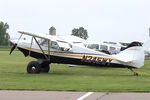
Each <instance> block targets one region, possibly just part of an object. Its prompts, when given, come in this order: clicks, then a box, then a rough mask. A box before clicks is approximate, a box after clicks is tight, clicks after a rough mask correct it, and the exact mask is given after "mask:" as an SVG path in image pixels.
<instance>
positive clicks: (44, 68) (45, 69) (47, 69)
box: [41, 64, 50, 73]
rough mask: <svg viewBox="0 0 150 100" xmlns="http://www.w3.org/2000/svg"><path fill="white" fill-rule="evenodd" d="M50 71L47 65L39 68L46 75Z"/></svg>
mask: <svg viewBox="0 0 150 100" xmlns="http://www.w3.org/2000/svg"><path fill="white" fill-rule="evenodd" d="M49 70H50V67H49V64H45V65H42V66H41V72H42V73H48V72H49Z"/></svg>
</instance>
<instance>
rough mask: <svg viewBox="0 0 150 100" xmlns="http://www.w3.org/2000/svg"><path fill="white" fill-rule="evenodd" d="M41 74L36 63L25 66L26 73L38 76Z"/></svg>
mask: <svg viewBox="0 0 150 100" xmlns="http://www.w3.org/2000/svg"><path fill="white" fill-rule="evenodd" d="M40 72H41V65H40V64H39V63H38V62H37V61H31V62H29V64H28V65H27V73H29V74H38V73H40Z"/></svg>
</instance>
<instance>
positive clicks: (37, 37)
mask: <svg viewBox="0 0 150 100" xmlns="http://www.w3.org/2000/svg"><path fill="white" fill-rule="evenodd" d="M18 33H20V34H21V35H20V37H19V39H18V40H10V42H11V44H12V45H13V47H12V48H11V51H10V54H11V53H12V52H13V50H14V49H15V48H16V47H17V48H18V49H19V50H20V51H21V52H22V53H23V54H24V56H25V57H27V56H30V57H33V58H36V59H37V61H31V62H29V64H28V65H27V72H28V73H40V72H45V73H48V72H49V70H50V67H49V66H50V64H51V63H61V64H72V65H90V66H98V67H113V68H128V69H130V70H131V71H133V72H134V75H138V73H137V72H135V71H134V70H133V69H134V68H140V67H142V66H143V65H144V51H143V47H142V45H141V43H139V42H132V43H131V44H130V45H129V46H128V47H126V48H125V49H124V50H123V51H121V52H120V53H118V54H115V55H109V54H107V53H104V52H99V51H96V50H92V49H89V48H87V47H85V46H83V45H84V44H83V43H82V41H80V40H79V39H77V38H76V37H74V36H69V37H67V36H52V35H45V34H43V35H42V34H35V33H29V32H22V31H19V32H18ZM22 35H27V36H30V37H31V41H27V40H21V37H22Z"/></svg>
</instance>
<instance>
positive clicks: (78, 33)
mask: <svg viewBox="0 0 150 100" xmlns="http://www.w3.org/2000/svg"><path fill="white" fill-rule="evenodd" d="M71 35H74V36H77V37H80V38H82V39H85V40H86V39H87V38H88V32H87V30H86V29H84V28H83V27H79V28H74V29H73V30H72V34H71Z"/></svg>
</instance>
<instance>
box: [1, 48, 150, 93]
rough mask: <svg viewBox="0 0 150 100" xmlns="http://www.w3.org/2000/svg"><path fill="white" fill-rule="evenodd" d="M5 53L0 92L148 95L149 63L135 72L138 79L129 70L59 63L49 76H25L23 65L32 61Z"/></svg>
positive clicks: (53, 66)
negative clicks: (78, 92) (70, 65)
mask: <svg viewBox="0 0 150 100" xmlns="http://www.w3.org/2000/svg"><path fill="white" fill-rule="evenodd" d="M8 54H9V52H8V51H0V89H3V90H54V91H103V92H133V91H134V92H150V61H149V60H146V61H145V66H144V67H142V68H141V69H138V70H139V71H141V72H142V75H141V76H133V73H132V72H131V71H129V70H128V69H120V68H117V69H115V68H98V67H89V66H77V67H68V66H67V65H62V64H51V71H50V72H49V73H48V74H27V73H26V65H27V64H28V62H30V61H32V60H35V59H32V58H30V57H27V58H25V57H24V56H23V54H22V53H20V52H19V51H15V52H13V54H12V55H11V56H10V55H8Z"/></svg>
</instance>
